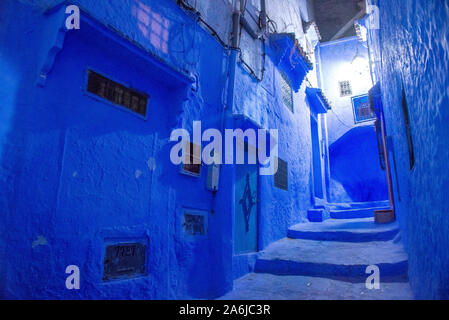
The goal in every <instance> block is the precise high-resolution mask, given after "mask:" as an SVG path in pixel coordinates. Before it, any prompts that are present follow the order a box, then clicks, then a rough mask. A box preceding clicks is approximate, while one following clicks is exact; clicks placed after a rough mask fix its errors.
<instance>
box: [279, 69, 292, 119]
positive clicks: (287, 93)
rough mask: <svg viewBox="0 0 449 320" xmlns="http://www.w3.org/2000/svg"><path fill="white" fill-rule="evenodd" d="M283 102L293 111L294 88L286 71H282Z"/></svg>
mask: <svg viewBox="0 0 449 320" xmlns="http://www.w3.org/2000/svg"><path fill="white" fill-rule="evenodd" d="M281 89H282V102H283V103H284V106H286V107H287V108H288V109H289V110H290V111H291V112H293V89H292V86H291V84H290V80H289V79H288V77H287V75H286V74H285V73H284V72H281Z"/></svg>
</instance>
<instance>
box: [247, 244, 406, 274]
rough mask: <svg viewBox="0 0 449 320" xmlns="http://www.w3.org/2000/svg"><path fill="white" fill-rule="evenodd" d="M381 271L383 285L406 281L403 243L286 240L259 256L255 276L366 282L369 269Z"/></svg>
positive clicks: (270, 246)
mask: <svg viewBox="0 0 449 320" xmlns="http://www.w3.org/2000/svg"><path fill="white" fill-rule="evenodd" d="M371 265H376V266H377V267H379V269H380V281H381V282H406V281H407V269H408V262H407V255H406V254H405V252H404V251H403V248H402V246H401V244H400V243H394V242H392V241H389V242H365V243H352V242H334V241H314V240H300V239H289V238H285V239H282V240H280V241H277V242H274V243H272V244H271V245H269V246H268V247H267V248H266V249H265V250H264V251H262V252H260V254H259V257H258V259H257V261H256V265H255V272H256V273H270V274H274V275H284V276H285V275H297V276H311V277H322V278H329V279H335V280H340V281H348V282H353V283H358V282H365V281H366V279H367V277H368V274H366V269H367V267H368V266H371Z"/></svg>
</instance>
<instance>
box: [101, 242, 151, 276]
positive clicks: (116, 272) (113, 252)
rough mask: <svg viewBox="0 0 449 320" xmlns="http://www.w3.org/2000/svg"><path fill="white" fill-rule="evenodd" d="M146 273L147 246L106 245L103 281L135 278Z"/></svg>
mask: <svg viewBox="0 0 449 320" xmlns="http://www.w3.org/2000/svg"><path fill="white" fill-rule="evenodd" d="M145 274H146V246H145V245H144V244H142V243H117V244H112V245H107V246H106V251H105V257H104V272H103V281H109V280H114V279H123V278H134V277H138V276H142V275H145Z"/></svg>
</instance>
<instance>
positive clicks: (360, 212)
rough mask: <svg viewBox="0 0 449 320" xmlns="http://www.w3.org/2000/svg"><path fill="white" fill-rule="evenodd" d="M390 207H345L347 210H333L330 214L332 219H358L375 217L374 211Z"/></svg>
mask: <svg viewBox="0 0 449 320" xmlns="http://www.w3.org/2000/svg"><path fill="white" fill-rule="evenodd" d="M387 209H389V207H373V208H362V209H345V210H331V211H330V216H331V218H332V219H358V218H371V217H374V211H376V210H387Z"/></svg>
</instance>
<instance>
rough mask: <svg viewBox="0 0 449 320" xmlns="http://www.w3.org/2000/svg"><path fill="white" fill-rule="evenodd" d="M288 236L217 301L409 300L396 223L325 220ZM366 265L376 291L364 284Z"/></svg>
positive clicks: (292, 230)
mask: <svg viewBox="0 0 449 320" xmlns="http://www.w3.org/2000/svg"><path fill="white" fill-rule="evenodd" d="M288 235H289V238H285V239H281V240H279V241H277V242H274V243H272V244H270V245H269V246H268V247H267V248H266V249H265V250H263V251H262V252H260V253H258V256H257V260H256V263H255V266H254V273H250V274H247V275H245V276H244V277H242V278H240V279H237V280H236V281H235V282H234V290H233V291H232V292H229V293H228V294H226V295H225V296H223V297H221V299H229V300H245V299H256V300H259V299H268V300H284V299H286V300H302V299H320V300H328V299H331V300H352V299H357V300H366V299H368V300H379V299H380V300H397V299H400V300H410V299H413V294H412V291H411V288H410V285H409V283H408V280H407V271H408V261H407V255H406V254H405V252H404V250H403V247H402V244H401V241H400V232H399V228H398V225H397V223H392V224H387V225H379V224H375V223H374V219H373V218H372V217H371V218H362V219H342V220H337V219H335V220H334V219H330V220H326V221H325V222H323V223H304V224H299V225H296V226H293V227H291V228H290V230H289V231H288ZM368 266H377V267H378V268H379V271H380V272H379V276H380V289H378V290H376V289H372V290H370V289H368V288H367V287H366V285H365V282H366V279H367V278H368V276H369V275H370V274H371V273H369V274H367V273H366V271H367V268H368Z"/></svg>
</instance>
